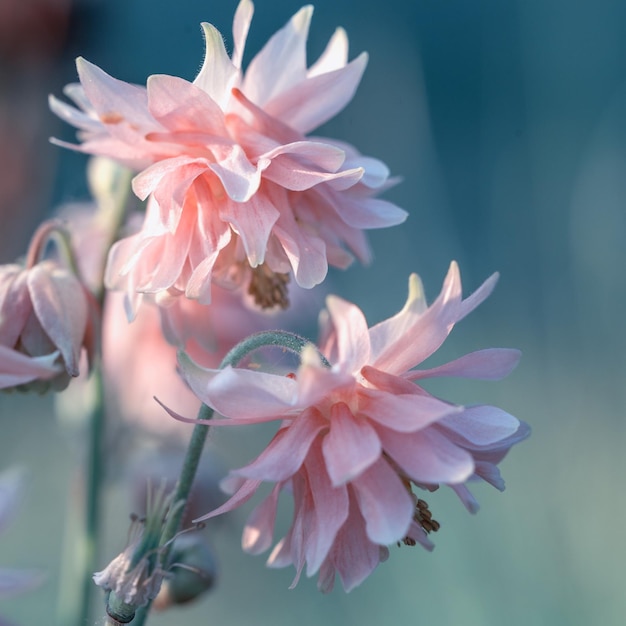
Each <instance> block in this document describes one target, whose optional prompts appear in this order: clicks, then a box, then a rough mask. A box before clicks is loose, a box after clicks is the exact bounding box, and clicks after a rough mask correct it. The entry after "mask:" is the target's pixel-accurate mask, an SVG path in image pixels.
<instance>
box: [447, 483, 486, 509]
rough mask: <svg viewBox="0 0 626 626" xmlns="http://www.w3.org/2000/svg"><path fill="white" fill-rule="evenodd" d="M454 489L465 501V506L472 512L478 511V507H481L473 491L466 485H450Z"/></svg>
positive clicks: (463, 501) (462, 500)
mask: <svg viewBox="0 0 626 626" xmlns="http://www.w3.org/2000/svg"><path fill="white" fill-rule="evenodd" d="M450 486H451V487H452V490H453V491H454V492H455V493H456V495H457V496H459V499H460V500H461V502H462V503H463V506H464V507H465V508H466V509H467V510H468V511H469V512H470V513H472V514H473V513H478V509H480V505H479V504H478V502H477V500H476V498H475V497H474V496H473V494H472V492H471V491H470V490H469V489H468V488H467V487H466V486H465V485H450Z"/></svg>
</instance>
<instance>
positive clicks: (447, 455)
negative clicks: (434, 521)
mask: <svg viewBox="0 0 626 626" xmlns="http://www.w3.org/2000/svg"><path fill="white" fill-rule="evenodd" d="M377 430H378V436H379V437H380V440H381V442H382V444H383V449H384V451H385V453H386V454H387V455H389V457H390V458H391V459H393V461H394V462H395V463H397V464H398V465H399V466H400V467H401V468H402V469H403V470H404V471H405V472H406V474H407V475H408V476H409V477H410V478H411V480H413V481H415V482H417V483H422V484H430V485H437V484H439V483H444V484H448V485H453V484H458V483H462V482H465V481H466V480H467V479H468V478H469V477H470V476H471V475H472V473H473V472H474V461H473V459H472V455H471V454H470V453H469V452H467V451H466V450H463V449H462V448H460V447H459V446H457V445H455V444H454V443H452V442H451V441H450V440H449V439H447V438H446V437H445V436H444V435H442V434H441V433H439V432H437V431H435V430H434V429H432V428H429V429H427V430H421V431H418V432H415V433H399V432H396V431H393V430H390V429H387V428H378V429H377Z"/></svg>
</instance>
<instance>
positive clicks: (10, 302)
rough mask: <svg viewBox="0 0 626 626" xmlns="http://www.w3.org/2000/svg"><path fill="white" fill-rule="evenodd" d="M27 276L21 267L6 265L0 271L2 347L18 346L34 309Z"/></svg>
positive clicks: (0, 333)
mask: <svg viewBox="0 0 626 626" xmlns="http://www.w3.org/2000/svg"><path fill="white" fill-rule="evenodd" d="M27 276H28V274H27V272H26V271H24V270H23V268H22V267H21V266H19V265H5V266H4V267H3V268H2V270H1V271H0V345H5V346H14V345H15V344H16V342H17V341H18V339H19V337H20V334H21V332H22V330H23V329H24V324H26V320H27V319H28V317H29V315H30V313H31V311H32V309H33V305H32V303H31V301H30V297H29V294H28V286H27Z"/></svg>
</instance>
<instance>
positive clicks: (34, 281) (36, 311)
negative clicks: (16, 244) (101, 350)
mask: <svg viewBox="0 0 626 626" xmlns="http://www.w3.org/2000/svg"><path fill="white" fill-rule="evenodd" d="M57 227H58V224H56V223H55V222H47V223H44V224H43V225H42V226H41V227H40V228H39V230H38V231H37V232H36V233H35V235H34V236H33V240H32V242H31V245H30V249H29V253H28V258H27V260H26V267H22V266H21V265H16V264H11V265H3V266H0V388H1V389H6V388H13V387H20V388H21V387H22V386H23V385H27V386H28V388H29V389H37V390H40V391H45V390H46V389H48V388H49V387H52V388H54V389H56V390H60V389H64V388H65V387H67V385H68V384H69V381H70V377H75V376H78V374H79V361H80V357H81V353H82V351H83V348H84V349H85V350H86V353H87V357H88V361H89V363H91V362H92V360H93V358H94V355H95V351H96V342H97V339H96V336H95V333H96V328H95V326H96V324H97V321H96V320H97V315H98V313H97V305H96V303H95V301H94V299H93V296H92V295H91V294H90V293H89V291H88V290H87V289H86V288H85V287H84V285H83V284H82V283H81V282H80V280H79V279H78V278H77V277H76V275H75V274H74V272H73V271H72V270H71V269H68V268H67V267H65V266H64V265H62V264H61V263H60V262H59V261H57V260H55V259H45V260H40V258H41V257H42V256H43V254H44V250H45V246H46V243H47V241H48V236H49V235H50V233H51V232H52V231H54V229H55V228H57Z"/></svg>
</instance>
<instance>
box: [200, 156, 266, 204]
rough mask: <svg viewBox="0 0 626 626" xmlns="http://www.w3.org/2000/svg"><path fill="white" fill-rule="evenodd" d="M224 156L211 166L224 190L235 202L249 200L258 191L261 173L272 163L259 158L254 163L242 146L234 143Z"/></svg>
mask: <svg viewBox="0 0 626 626" xmlns="http://www.w3.org/2000/svg"><path fill="white" fill-rule="evenodd" d="M223 152H224V156H222V157H220V158H219V161H218V162H217V163H210V164H209V168H210V169H211V170H212V171H213V172H214V173H215V174H216V175H217V177H218V178H219V179H220V181H221V182H222V185H223V186H224V191H225V192H226V193H227V194H228V195H229V196H230V197H231V198H232V199H233V200H234V201H235V202H247V201H248V200H250V198H251V197H252V196H253V195H254V194H255V193H256V192H257V190H258V189H259V185H260V184H261V173H262V172H263V170H264V169H265V168H266V167H267V166H268V165H269V164H270V162H269V161H268V160H259V161H258V162H257V164H256V165H253V164H252V163H250V161H249V160H248V157H247V155H246V153H245V151H244V149H243V148H242V147H241V146H238V145H234V146H231V147H228V148H227V149H226V150H224V151H223Z"/></svg>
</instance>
